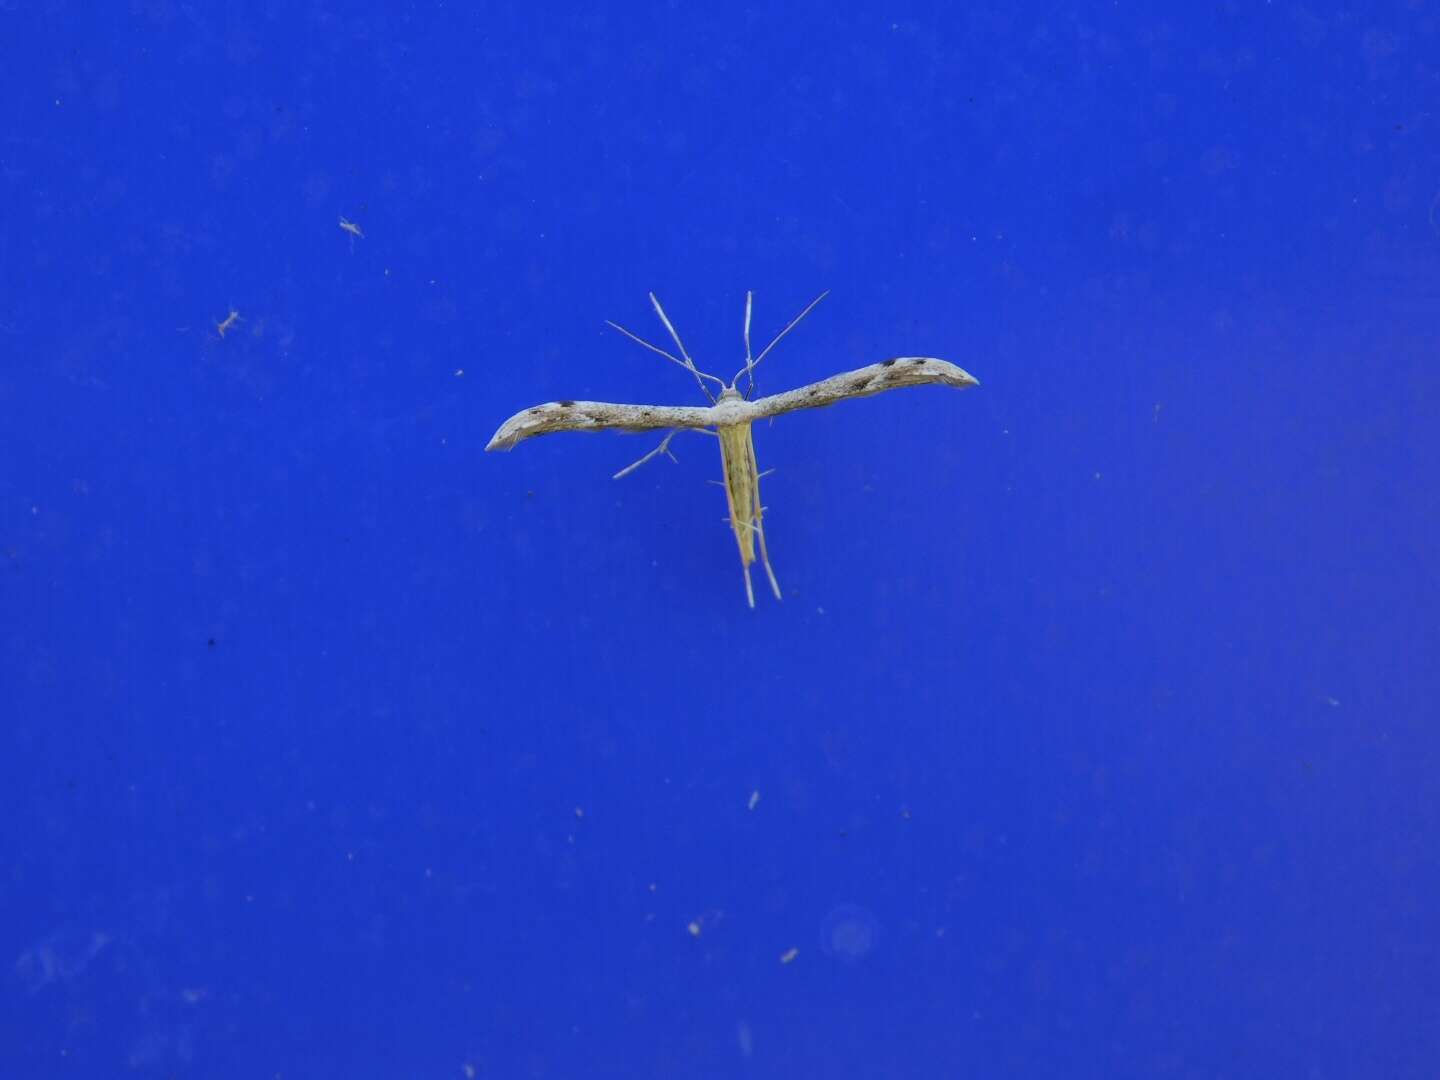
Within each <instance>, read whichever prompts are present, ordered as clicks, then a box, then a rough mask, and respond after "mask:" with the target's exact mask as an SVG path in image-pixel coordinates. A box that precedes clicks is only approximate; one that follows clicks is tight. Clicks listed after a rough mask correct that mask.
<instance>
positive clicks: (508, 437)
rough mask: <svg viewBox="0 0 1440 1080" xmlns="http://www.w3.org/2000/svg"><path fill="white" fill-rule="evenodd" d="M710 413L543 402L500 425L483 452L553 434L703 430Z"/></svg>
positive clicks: (682, 407) (598, 403) (679, 407)
mask: <svg viewBox="0 0 1440 1080" xmlns="http://www.w3.org/2000/svg"><path fill="white" fill-rule="evenodd" d="M714 422H715V420H714V418H713V417H712V416H711V410H710V409H709V408H706V407H703V406H701V407H694V406H689V405H615V404H612V403H610V402H608V401H547V402H546V403H545V404H544V405H536V406H535V407H533V408H530V409H526V410H525V411H524V412H518V413H516V414H515V415H514V416H512V417H510V419H509V420H506V421H505V423H503V424H501V425H500V430H499V431H497V432H495V437H494V438H493V439H491V440H490V443H489V445H487V446H486V447H485V449H486V450H509V449H511V448H512V447H514V445H515V444H516V443H518V442H521V441H522V440H524V439H531V438H534V437H535V436H536V435H549V434H551V433H552V432H556V431H607V430H613V431H665V430H668V429H673V428H705V427H709V426H710V425H711V424H713V423H714Z"/></svg>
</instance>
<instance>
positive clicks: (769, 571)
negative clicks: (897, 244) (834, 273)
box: [750, 301, 818, 600]
mask: <svg viewBox="0 0 1440 1080" xmlns="http://www.w3.org/2000/svg"><path fill="white" fill-rule="evenodd" d="M817 303H818V301H817ZM810 306H811V307H814V306H815V305H814V304H812V305H810ZM807 310H808V309H807ZM802 317H803V316H802ZM750 471H751V472H752V473H754V474H755V487H754V491H755V505H754V506H753V507H752V508H751V513H752V514H753V515H754V517H753V518H752V520H751V525H750V527H751V528H753V529H754V530H755V532H756V533H758V534H759V536H760V561H761V562H762V563H764V564H765V576H766V577H768V578H769V579H770V591H771V592H773V593H774V594H775V599H776V600H783V599H784V597H783V596H781V595H780V583H779V582H778V581H776V580H775V570H774V569H773V568H772V567H771V565H770V551H769V549H768V548H766V546H765V507H763V506H761V505H760V477H762V476H764V475H766V474H765V473H762V472H760V469H759V466H758V465H757V464H756V462H755V444H754V443H753V442H752V443H751V444H750Z"/></svg>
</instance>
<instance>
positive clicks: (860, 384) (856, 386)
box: [850, 378, 870, 393]
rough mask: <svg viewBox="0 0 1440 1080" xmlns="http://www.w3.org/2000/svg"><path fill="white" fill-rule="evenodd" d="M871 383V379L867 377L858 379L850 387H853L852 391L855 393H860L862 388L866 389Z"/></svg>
mask: <svg viewBox="0 0 1440 1080" xmlns="http://www.w3.org/2000/svg"><path fill="white" fill-rule="evenodd" d="M869 385H870V380H869V379H868V378H866V379H856V380H855V381H854V382H852V383H851V384H850V389H851V391H853V392H854V393H859V392H860V391H861V390H864V389H865V388H866V387H867V386H869Z"/></svg>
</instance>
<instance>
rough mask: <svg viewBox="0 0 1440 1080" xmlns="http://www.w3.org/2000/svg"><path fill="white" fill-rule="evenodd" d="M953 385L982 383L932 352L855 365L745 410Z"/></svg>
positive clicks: (790, 408) (762, 413)
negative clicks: (847, 369) (922, 387)
mask: <svg viewBox="0 0 1440 1080" xmlns="http://www.w3.org/2000/svg"><path fill="white" fill-rule="evenodd" d="M931 383H934V384H936V385H938V386H954V387H958V388H960V389H964V388H965V387H967V386H979V385H980V380H979V379H977V378H975V376H973V375H971V374H970V373H969V372H966V371H962V370H960V369H959V368H958V367H956V366H955V365H954V364H950V363H946V362H945V361H944V360H936V359H934V358H933V357H929V356H899V357H896V358H895V359H894V360H884V361H881V362H880V363H878V364H871V365H870V366H869V367H862V368H856V369H855V370H854V371H847V372H845V373H844V374H841V375H832V376H830V378H828V379H821V380H820V381H819V382H817V383H811V384H810V385H809V386H802V387H799V388H798V389H795V390H787V391H786V392H785V393H783V394H772V395H770V396H769V397H763V398H758V399H757V400H755V401H752V402H750V406H749V408H748V409H747V410H746V411H747V412H748V413H750V415H751V416H752V417H753V418H754V419H756V420H760V419H763V418H764V417H767V416H779V415H780V414H781V413H787V412H794V411H795V410H796V409H818V408H821V407H822V406H825V405H834V404H835V402H837V401H843V400H845V399H846V398H852V397H869V396H870V395H871V394H878V393H881V392H882V391H885V390H895V389H898V388H899V387H902V386H927V385H929V384H931Z"/></svg>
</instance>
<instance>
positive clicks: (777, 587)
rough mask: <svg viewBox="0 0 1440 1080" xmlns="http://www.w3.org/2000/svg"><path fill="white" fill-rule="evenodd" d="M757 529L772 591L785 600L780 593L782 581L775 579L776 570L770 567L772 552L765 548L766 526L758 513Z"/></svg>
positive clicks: (756, 519) (761, 554)
mask: <svg viewBox="0 0 1440 1080" xmlns="http://www.w3.org/2000/svg"><path fill="white" fill-rule="evenodd" d="M755 531H756V532H757V533H759V534H760V561H761V562H762V563H764V564H765V576H766V577H768V578H769V579H770V591H771V592H773V593H774V594H775V599H776V600H783V599H785V598H784V597H783V596H781V595H780V583H779V582H778V581H776V580H775V571H774V570H772V569H771V568H770V552H768V551H767V550H765V526H764V524H762V523H761V521H760V517H759V515H758V514H757V515H756V517H755Z"/></svg>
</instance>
